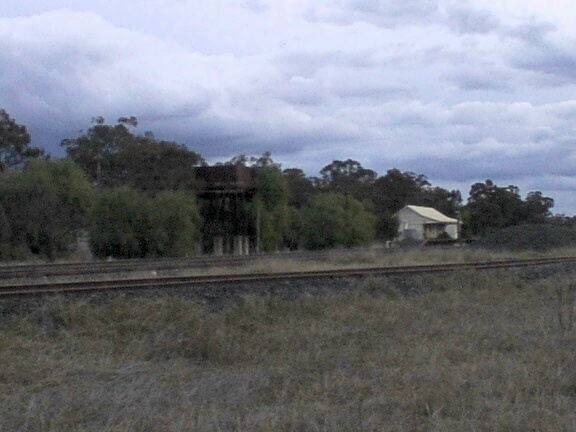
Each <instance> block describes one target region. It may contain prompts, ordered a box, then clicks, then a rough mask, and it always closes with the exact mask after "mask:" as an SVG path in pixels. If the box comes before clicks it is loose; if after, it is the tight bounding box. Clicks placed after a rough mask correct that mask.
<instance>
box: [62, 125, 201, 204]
mask: <svg viewBox="0 0 576 432" xmlns="http://www.w3.org/2000/svg"><path fill="white" fill-rule="evenodd" d="M137 125H138V121H137V119H136V118H135V117H129V118H127V117H121V118H119V119H118V123H117V124H116V125H113V126H111V125H107V124H106V123H105V120H104V118H102V117H97V118H95V119H93V120H92V126H91V127H90V128H89V129H88V132H87V133H85V134H84V135H81V136H80V137H78V138H71V139H70V138H69V139H64V140H63V141H62V143H61V145H62V146H63V147H64V148H65V149H66V152H67V154H68V156H70V157H71V158H72V159H73V160H74V161H76V163H77V164H78V165H80V166H81V167H82V169H84V171H85V172H86V173H87V174H88V176H89V178H90V179H91V181H92V182H93V183H94V184H95V185H96V186H97V187H99V188H113V187H119V186H129V187H131V188H133V189H137V190H140V191H144V192H148V193H150V194H152V195H153V194H155V193H158V192H159V191H162V190H179V189H187V190H191V189H192V187H193V184H194V174H193V172H194V170H193V167H194V166H195V165H197V164H199V163H201V162H202V158H201V157H200V156H199V155H198V154H196V153H194V152H193V151H190V150H188V149H187V148H186V147H185V146H183V145H180V144H176V143H173V142H168V141H162V140H158V139H156V138H155V137H154V135H153V134H152V133H151V132H146V133H145V134H144V136H139V135H135V134H134V133H133V131H132V128H135V127H136V126H137Z"/></svg>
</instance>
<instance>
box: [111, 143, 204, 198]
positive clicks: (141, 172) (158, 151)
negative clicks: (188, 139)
mask: <svg viewBox="0 0 576 432" xmlns="http://www.w3.org/2000/svg"><path fill="white" fill-rule="evenodd" d="M117 160H118V166H119V167H121V169H122V170H123V175H122V176H121V177H120V178H121V180H120V182H121V184H122V185H124V186H129V187H131V188H133V189H136V190H139V191H141V192H146V193H148V194H150V195H154V194H156V193H158V192H160V191H176V190H188V191H192V190H193V189H194V166H196V165H198V164H200V163H202V162H203V159H202V158H201V157H200V156H199V155H198V154H197V153H195V152H193V151H191V150H189V149H188V148H187V147H186V146H184V145H181V144H177V143H174V142H169V141H162V140H157V139H156V138H154V136H153V135H152V134H151V133H147V134H146V136H145V137H136V138H135V139H134V140H132V142H130V143H129V144H127V145H125V146H123V147H122V148H121V149H120V150H119V152H118V155H117Z"/></svg>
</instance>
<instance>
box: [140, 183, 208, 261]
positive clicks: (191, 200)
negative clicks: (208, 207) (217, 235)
mask: <svg viewBox="0 0 576 432" xmlns="http://www.w3.org/2000/svg"><path fill="white" fill-rule="evenodd" d="M150 209H151V214H150V220H151V223H150V227H151V232H150V235H149V240H150V244H149V246H148V251H147V255H148V256H158V257H176V256H191V255H194V253H195V248H196V244H197V243H198V242H199V241H200V237H201V233H200V227H201V226H202V218H201V217H200V213H199V211H198V207H197V206H196V199H195V197H194V196H193V195H192V194H190V193H187V192H185V191H162V192H160V193H159V194H158V195H156V196H155V197H154V199H152V200H151V204H150Z"/></svg>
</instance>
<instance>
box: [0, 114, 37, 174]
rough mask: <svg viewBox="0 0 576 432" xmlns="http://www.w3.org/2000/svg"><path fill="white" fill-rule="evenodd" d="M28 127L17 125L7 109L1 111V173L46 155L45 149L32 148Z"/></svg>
mask: <svg viewBox="0 0 576 432" xmlns="http://www.w3.org/2000/svg"><path fill="white" fill-rule="evenodd" d="M30 143H31V137H30V134H29V133H28V130H27V128H26V126H24V125H20V124H18V123H16V121H15V120H14V119H13V118H11V117H10V115H9V114H8V112H7V111H6V110H5V109H0V172H4V171H6V170H7V169H10V168H14V167H23V164H24V163H25V162H26V161H27V160H30V159H35V158H39V157H41V156H43V155H44V149H41V148H39V147H31V146H30Z"/></svg>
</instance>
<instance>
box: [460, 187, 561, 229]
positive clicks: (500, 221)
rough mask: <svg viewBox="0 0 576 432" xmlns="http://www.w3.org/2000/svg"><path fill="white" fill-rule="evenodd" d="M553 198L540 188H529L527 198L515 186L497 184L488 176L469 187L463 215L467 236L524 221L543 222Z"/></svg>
mask: <svg viewBox="0 0 576 432" xmlns="http://www.w3.org/2000/svg"><path fill="white" fill-rule="evenodd" d="M553 206H554V200H553V199H552V198H549V197H544V196H542V193H541V192H530V193H529V194H528V195H527V197H526V200H524V201H523V200H522V198H521V197H520V191H519V189H518V187H516V186H513V185H510V186H507V187H499V186H497V185H496V184H494V183H493V182H492V181H491V180H486V181H485V182H484V183H475V184H473V185H472V187H471V188H470V194H469V198H468V204H467V205H466V207H465V209H464V211H463V213H462V217H463V221H464V224H463V229H464V232H465V235H467V236H479V237H484V236H486V235H488V234H490V233H493V232H494V231H496V230H498V229H500V228H504V227H508V226H513V225H519V224H524V223H542V222H544V221H545V219H546V217H547V216H549V214H550V208H552V207H553Z"/></svg>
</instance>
